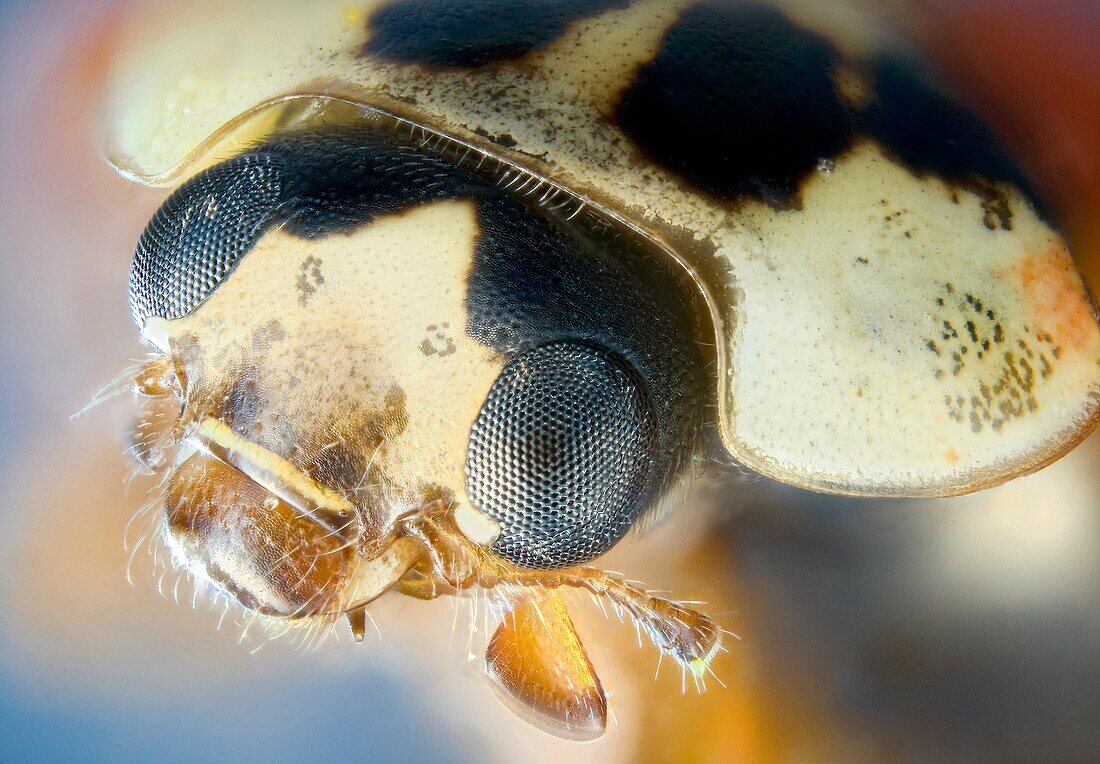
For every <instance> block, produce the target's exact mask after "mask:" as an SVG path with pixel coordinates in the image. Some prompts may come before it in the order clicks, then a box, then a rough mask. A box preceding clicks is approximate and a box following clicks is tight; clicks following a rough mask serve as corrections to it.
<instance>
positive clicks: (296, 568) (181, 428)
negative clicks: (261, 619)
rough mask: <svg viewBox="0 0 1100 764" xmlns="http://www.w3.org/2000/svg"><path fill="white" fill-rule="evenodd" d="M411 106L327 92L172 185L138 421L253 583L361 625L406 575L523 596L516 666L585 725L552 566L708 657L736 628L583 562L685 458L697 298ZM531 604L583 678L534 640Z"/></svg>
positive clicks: (590, 679) (175, 517)
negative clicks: (374, 106)
mask: <svg viewBox="0 0 1100 764" xmlns="http://www.w3.org/2000/svg"><path fill="white" fill-rule="evenodd" d="M371 116H374V117H375V119H374V120H373V123H372V120H370V119H368V117H371ZM395 128H396V122H395V123H394V124H392V125H387V124H385V123H384V121H383V120H382V119H381V116H379V115H371V114H370V113H368V112H365V111H361V110H352V111H344V112H333V113H329V114H327V115H325V116H324V117H320V118H316V119H313V120H311V121H310V122H308V123H306V124H303V125H299V126H297V127H294V128H293V129H290V130H286V131H283V132H281V133H278V134H276V135H274V136H273V137H270V138H268V139H266V140H265V141H264V142H262V143H260V144H258V145H255V146H253V147H251V148H249V149H247V150H245V151H244V152H242V153H240V154H238V155H237V156H235V157H233V158H231V159H228V160H226V161H224V162H222V163H220V164H217V165H215V166H213V167H210V168H209V169H207V170H204V171H203V172H201V173H199V174H198V175H196V176H195V177H193V178H191V179H190V180H189V181H187V182H186V183H184V184H183V185H182V186H181V187H180V188H179V189H178V190H177V191H176V192H175V193H174V194H173V195H172V196H171V197H169V198H168V200H167V201H166V202H165V203H164V204H163V206H162V207H161V209H160V210H159V211H158V212H157V213H156V215H155V216H154V217H153V219H152V221H151V222H150V223H149V225H148V227H147V228H146V231H145V233H144V234H143V236H142V237H141V240H140V242H139V244H138V247H137V252H136V255H135V258H134V263H133V267H132V271H131V281H130V304H131V309H132V312H133V315H134V319H135V321H136V322H137V323H138V325H139V326H140V327H141V331H142V336H143V338H144V340H145V341H146V343H147V344H149V345H150V346H152V347H153V348H155V350H156V352H155V354H154V355H153V356H152V358H151V359H150V360H149V361H148V362H147V363H146V364H145V365H143V366H142V367H141V369H140V370H139V372H138V374H137V380H136V381H137V385H136V386H137V389H138V391H139V395H140V398H141V399H142V401H143V402H144V404H145V405H144V409H143V414H142V415H141V417H140V418H139V420H138V423H137V425H136V426H135V429H134V442H135V446H136V448H135V449H134V450H135V452H136V453H137V454H139V456H140V457H141V458H142V460H143V462H144V463H145V464H146V466H148V467H149V468H151V469H153V470H156V471H158V472H161V473H162V474H163V476H164V503H163V507H162V511H163V523H164V534H165V538H166V540H167V543H168V545H169V547H170V548H171V550H172V551H173V554H174V556H175V557H176V559H177V561H178V562H179V563H180V564H181V565H183V566H185V567H186V568H187V569H189V570H190V571H192V572H193V573H195V574H196V575H197V576H198V577H199V578H201V579H203V580H205V581H207V582H209V583H210V584H211V585H213V586H214V587H215V588H217V589H218V590H220V591H222V592H224V593H226V594H228V595H229V596H231V597H232V598H233V599H235V600H236V601H237V602H238V603H240V604H241V605H242V606H244V607H246V608H248V609H251V610H254V611H256V612H259V613H261V614H264V615H267V616H272V617H278V618H289V619H328V618H334V617H336V616H341V615H347V616H348V619H349V621H350V622H351V623H352V626H353V628H360V627H361V623H362V617H363V616H362V609H363V607H364V606H365V605H367V604H368V603H369V602H370V601H371V600H373V599H375V598H376V597H378V596H379V595H381V594H382V593H383V592H385V591H388V590H391V589H393V590H396V591H399V592H402V593H405V594H408V595H410V596H414V597H421V598H430V597H434V596H437V595H439V594H443V593H446V594H458V593H461V592H464V591H467V590H470V589H472V588H474V587H478V588H481V589H488V590H492V591H493V592H494V596H499V597H500V601H501V602H502V603H503V602H505V601H506V602H507V605H508V607H509V608H512V607H513V606H515V605H517V603H521V604H520V609H519V610H518V611H515V612H514V613H513V614H512V615H511V616H509V618H510V619H511V620H510V621H509V622H508V623H509V624H510V626H507V628H508V629H509V637H508V638H504V637H500V638H497V639H495V640H494V642H493V643H492V645H491V649H490V658H489V660H490V668H491V669H492V671H491V673H492V675H494V676H496V677H498V684H499V685H500V686H501V687H502V688H504V689H505V691H506V692H507V694H509V696H516V697H518V698H519V699H520V702H521V703H523V704H525V705H527V706H535V707H536V708H537V709H538V710H539V711H540V713H541V717H540V718H542V717H547V718H550V719H552V720H554V722H553V723H554V724H556V725H557V726H559V727H561V728H562V729H564V730H566V731H567V732H568V734H571V735H579V736H585V735H590V734H594V732H595V731H596V730H602V724H603V721H602V719H603V714H604V710H603V697H602V690H600V689H599V685H598V680H597V679H596V678H595V675H594V673H592V672H591V666H590V664H588V663H587V658H586V657H585V656H584V653H583V649H582V648H581V647H580V643H579V641H578V640H577V639H576V636H575V634H574V633H573V631H572V626H571V624H570V622H569V619H568V616H567V615H565V612H564V609H563V606H562V604H561V602H560V600H559V599H558V596H557V595H556V594H554V593H553V592H554V590H555V589H557V588H558V587H562V586H570V587H580V588H584V589H587V590H588V591H590V592H592V593H594V594H596V595H598V596H601V597H607V598H610V599H611V600H612V602H613V603H615V604H617V605H619V606H621V607H624V608H625V609H626V610H627V612H629V613H631V614H632V615H633V616H634V617H635V618H636V619H637V621H638V623H639V626H640V627H641V628H642V629H643V630H644V631H646V632H647V633H648V634H649V635H650V636H651V637H652V638H653V639H654V641H655V642H657V644H658V646H659V647H661V648H662V649H663V650H665V651H666V652H667V653H668V654H670V655H672V656H673V657H674V658H675V659H676V660H678V661H679V662H680V663H681V664H683V665H684V666H685V668H686V669H688V670H690V671H692V672H693V673H694V674H695V675H697V676H701V674H702V672H703V671H705V668H706V664H707V661H708V660H709V658H710V657H711V656H712V655H713V654H714V651H715V650H716V649H717V648H718V645H719V636H718V635H719V632H718V630H717V628H716V627H715V626H714V625H713V624H712V623H711V622H710V621H709V620H707V619H706V618H705V617H703V616H701V615H699V614H696V613H693V612H691V611H689V610H687V609H685V608H683V607H681V606H678V605H675V604H672V603H669V602H665V601H663V600H659V599H655V598H652V597H650V596H648V595H646V594H645V593H644V592H641V591H639V590H636V589H635V588H633V587H632V586H630V585H628V584H626V583H625V582H624V581H622V580H620V579H618V578H616V577H613V576H609V575H607V574H604V573H602V572H600V571H598V570H595V569H589V568H584V567H581V566H583V565H584V564H585V563H587V562H589V561H591V560H592V559H594V558H595V557H597V556H599V555H600V554H602V553H603V552H605V551H607V550H608V549H609V548H610V547H611V546H612V545H614V544H615V543H616V542H617V541H618V540H620V539H621V538H622V537H623V536H624V535H625V534H626V532H627V531H628V530H629V529H630V528H631V527H632V526H633V525H634V524H635V523H637V522H638V521H639V520H641V519H642V518H643V517H644V516H645V515H646V514H647V512H652V511H653V510H654V508H655V507H659V506H660V505H661V503H662V502H663V501H665V500H666V499H667V498H668V497H669V495H670V494H671V493H675V491H676V490H677V487H678V486H679V485H681V484H682V483H683V482H684V481H685V480H686V479H687V478H688V477H689V474H688V473H689V470H690V465H691V463H692V461H693V459H695V458H696V456H697V452H698V448H699V446H698V444H699V442H700V438H699V433H700V432H701V428H702V426H703V424H704V422H703V420H702V414H701V413H700V412H702V411H705V407H704V406H701V405H700V401H701V399H702V395H703V392H702V391H703V389H704V386H705V385H706V384H707V382H706V379H705V375H704V371H703V369H704V366H703V364H702V362H701V359H700V356H699V353H698V352H697V350H696V347H695V337H696V334H697V332H698V331H699V330H700V328H701V327H703V326H705V323H704V322H703V320H702V318H701V312H700V310H699V306H698V305H697V303H696V302H695V301H694V300H693V299H692V297H691V296H690V295H691V291H690V289H689V287H688V285H687V284H686V283H685V281H684V274H683V273H681V272H677V271H676V269H675V268H674V267H673V265H672V261H671V260H669V259H668V258H667V257H665V256H663V254H662V253H661V252H660V250H659V249H658V248H656V247H655V246H654V244H653V243H652V242H650V241H648V240H647V239H645V238H644V237H642V236H639V235H638V234H636V233H634V232H631V231H629V230H628V229H625V228H623V227H621V226H618V224H617V222H616V221H615V219H614V218H613V217H601V213H600V212H599V211H592V212H589V213H588V214H586V215H583V216H582V215H580V214H579V213H580V212H581V210H580V208H579V207H577V206H576V205H575V204H574V203H573V200H572V199H571V198H570V197H568V195H567V194H566V192H564V191H562V192H561V194H562V197H563V198H561V199H558V200H556V201H557V204H556V206H555V205H547V204H546V203H545V201H542V200H544V198H545V194H546V192H545V191H543V192H540V194H539V195H538V196H536V195H534V194H533V193H532V194H530V195H523V194H510V193H507V192H505V191H502V190H501V189H500V188H499V187H498V182H497V181H498V178H500V177H502V176H503V175H504V173H512V174H513V175H514V174H517V173H518V171H517V170H516V168H514V167H510V166H508V165H506V164H504V163H503V162H488V161H486V157H485V156H480V157H477V158H476V159H478V160H480V161H476V162H475V161H472V160H471V159H470V158H469V157H466V158H465V159H460V158H459V157H461V156H465V154H466V152H465V151H464V149H465V148H466V147H463V146H460V145H459V144H457V143H455V144H454V145H452V146H445V145H440V146H438V147H437V148H436V150H434V151H431V152H428V151H424V150H423V149H422V148H421V147H420V146H418V145H417V144H415V143H411V142H408V141H406V140H403V139H402V138H401V137H400V134H399V133H398V131H397V130H396V129H395ZM477 165H480V167H481V169H480V170H478V169H477ZM545 182H546V181H544V180H541V179H538V178H536V177H534V176H529V177H528V178H526V179H524V180H523V183H522V185H531V186H533V187H537V186H538V185H539V184H540V183H545ZM578 218H580V219H578ZM643 322H644V324H645V325H646V326H648V327H649V331H646V332H644V333H643V332H639V331H638V329H637V327H638V326H640V325H643ZM524 607H528V608H535V609H536V610H537V613H538V617H537V618H534V620H531V621H530V622H528V627H529V628H528V629H527V631H528V632H529V633H530V634H532V635H534V634H538V635H540V636H539V638H540V639H542V638H543V636H541V635H543V632H542V631H541V623H542V621H543V620H547V619H548V622H549V623H552V624H555V626H554V628H553V629H552V630H551V632H552V634H553V635H554V639H552V640H551V642H552V643H553V644H554V645H556V646H557V647H556V648H555V649H557V650H558V651H559V652H562V651H564V654H563V656H562V657H561V661H563V665H570V666H573V667H574V668H576V667H577V666H581V667H582V668H584V667H587V668H585V670H584V671H582V673H583V674H585V677H584V678H583V680H581V679H576V678H574V679H572V680H570V683H569V684H568V685H561V682H562V681H563V677H569V676H570V673H569V672H564V673H563V669H562V667H561V666H554V667H549V668H548V667H547V666H543V667H542V669H539V670H537V672H536V673H537V675H536V676H533V677H532V676H531V674H530V672H531V671H533V670H535V668H534V667H532V665H531V663H530V661H529V660H527V659H524V660H523V661H519V660H518V658H517V657H516V656H518V655H521V654H523V653H525V652H527V651H529V645H527V644H526V643H525V642H524V640H519V641H518V642H517V640H516V638H515V635H516V634H517V633H523V632H524V629H523V627H522V624H523V623H525V621H523V618H524V610H523V608H524ZM532 612H534V611H532ZM547 613H549V614H550V616H547V615H546V614H547ZM554 614H556V615H554ZM536 622H537V623H539V624H540V626H539V629H534V628H531V627H530V625H531V624H533V623H536ZM502 628H505V627H502ZM541 652H542V653H543V654H545V655H546V656H547V657H546V660H547V661H552V660H554V659H553V658H552V657H551V656H553V655H554V651H553V650H542V651H541ZM570 656H572V657H570ZM582 658H583V660H581V659H582ZM513 661H515V663H514V665H513ZM573 673H576V672H575V671H574V672H573ZM517 677H519V678H517ZM548 685H552V687H551V690H552V691H551V692H549V693H548V691H547V686H548ZM569 688H572V689H569ZM548 697H551V698H553V700H552V702H550V701H547V700H546V698H548ZM547 708H549V709H550V710H549V711H547ZM585 720H586V721H585Z"/></svg>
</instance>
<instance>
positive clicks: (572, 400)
mask: <svg viewBox="0 0 1100 764" xmlns="http://www.w3.org/2000/svg"><path fill="white" fill-rule="evenodd" d="M653 421H654V420H653V416H652V414H651V412H650V407H649V402H648V400H647V399H646V397H645V394H644V392H643V390H642V389H641V387H640V385H639V383H638V380H637V377H636V375H635V374H634V373H633V372H632V370H631V369H630V368H628V366H627V365H626V364H625V363H624V362H623V361H622V360H621V359H620V358H618V357H617V356H616V355H614V354H612V353H610V352H608V351H606V350H603V349H600V348H596V347H592V346H589V345H583V344H578V343H568V342H562V343H553V344H547V345H541V346H539V347H536V348H534V349H532V350H528V351H525V352H522V353H519V354H517V355H516V356H515V357H514V358H513V359H512V360H511V362H510V363H509V364H508V365H507V366H506V367H505V368H504V370H503V371H502V372H501V374H500V376H499V377H498V378H497V380H496V382H494V383H493V387H492V389H491V390H490V392H489V396H488V398H487V399H486V401H485V404H484V405H483V406H482V409H481V412H480V414H479V415H478V418H477V421H476V422H475V424H474V427H473V430H472V431H471V433H470V440H469V444H468V447H467V452H466V492H467V494H468V495H469V498H470V501H471V502H472V503H473V505H474V506H475V507H476V508H477V509H479V510H480V511H482V512H484V513H485V514H487V515H489V516H490V517H492V518H493V519H494V520H496V521H497V522H498V523H499V524H500V527H501V533H500V536H499V538H498V539H497V541H496V542H495V543H494V545H493V551H495V552H496V553H497V554H499V555H501V556H502V557H504V558H505V559H508V560H510V561H511V562H513V563H515V564H517V565H520V566H522V567H526V568H539V569H546V568H561V567H567V566H570V565H577V564H580V563H583V562H586V561H588V560H591V559H592V558H594V557H597V556H598V555H600V554H602V553H603V552H606V551H607V550H608V549H610V548H611V547H612V546H613V545H614V544H615V542H617V541H618V540H619V539H620V538H622V537H623V535H624V534H625V533H626V532H627V530H628V529H629V528H630V526H631V524H632V523H633V522H634V520H635V519H636V518H637V517H638V515H639V514H640V513H641V512H642V510H643V508H644V499H645V497H646V495H647V493H648V490H647V489H648V486H649V483H650V478H651V475H652V473H653V472H654V470H653V456H652V454H653V449H654V442H655V432H654V429H655V428H654V424H653Z"/></svg>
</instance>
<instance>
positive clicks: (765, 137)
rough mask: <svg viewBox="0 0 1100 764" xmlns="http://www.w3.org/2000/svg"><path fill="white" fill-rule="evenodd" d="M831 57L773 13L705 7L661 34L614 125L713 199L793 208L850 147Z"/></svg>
mask: <svg viewBox="0 0 1100 764" xmlns="http://www.w3.org/2000/svg"><path fill="white" fill-rule="evenodd" d="M837 58H838V54H837V52H836V51H835V50H834V48H833V47H832V46H831V45H830V44H829V43H828V42H826V41H825V40H824V39H822V38H820V37H817V36H816V35H813V34H811V33H810V32H808V31H806V30H804V29H801V28H799V27H798V26H796V25H794V24H793V23H791V22H790V21H789V20H788V19H787V18H786V17H785V16H783V15H782V14H780V13H779V12H777V11H776V10H774V9H772V8H768V7H764V6H760V5H755V4H746V3H730V2H727V1H725V0H707V1H706V2H703V3H700V4H699V5H696V6H693V7H692V8H690V9H689V10H687V11H686V12H685V13H684V14H683V16H681V18H680V20H679V21H678V22H677V23H676V24H675V25H674V26H673V27H672V28H671V29H670V30H669V32H668V34H667V35H666V36H665V39H664V41H663V43H662V45H661V48H660V51H659V52H658V53H657V55H656V57H655V58H654V59H653V61H651V62H650V63H648V64H646V65H645V66H643V67H642V68H641V69H640V70H639V71H638V73H637V75H636V77H635V80H634V82H633V83H632V84H631V85H630V87H629V88H627V90H626V91H625V92H624V93H623V95H622V98H621V101H620V103H619V105H618V109H617V112H616V118H617V121H618V123H619V124H620V126H621V127H622V129H623V131H624V132H626V134H627V135H629V136H630V137H631V138H632V139H633V140H634V141H635V142H636V143H637V144H638V146H639V147H640V148H641V149H642V150H643V151H644V152H645V153H646V154H647V155H648V156H649V157H650V158H652V159H653V161H655V162H656V163H657V164H660V165H662V166H664V167H666V168H667V169H669V170H671V171H673V172H675V173H677V174H679V175H680V176H682V177H683V178H685V179H686V180H688V181H690V182H691V183H692V184H694V185H696V186H698V187H699V188H701V189H703V190H704V191H706V192H708V193H710V194H712V195H714V196H717V197H720V198H727V199H728V198H733V197H737V196H740V195H742V194H750V195H753V196H756V197H758V198H760V199H763V200H764V201H766V202H769V203H771V204H776V205H780V206H784V205H789V204H792V203H794V204H796V203H797V199H796V197H795V194H796V191H797V189H798V185H799V182H800V180H801V179H802V178H803V177H804V176H806V175H807V174H808V173H810V172H811V171H813V169H814V168H815V167H816V166H817V163H818V161H819V160H821V159H823V158H829V157H833V156H836V155H837V154H839V153H840V152H841V151H843V150H844V149H845V148H847V147H848V145H849V144H850V142H851V138H852V130H853V121H854V120H853V115H852V114H851V113H850V111H849V109H848V107H847V106H846V105H845V104H844V103H843V102H842V101H841V99H840V98H839V97H838V96H837V94H836V92H835V88H834V85H833V79H832V71H833V68H834V66H835V64H836V62H837Z"/></svg>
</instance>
